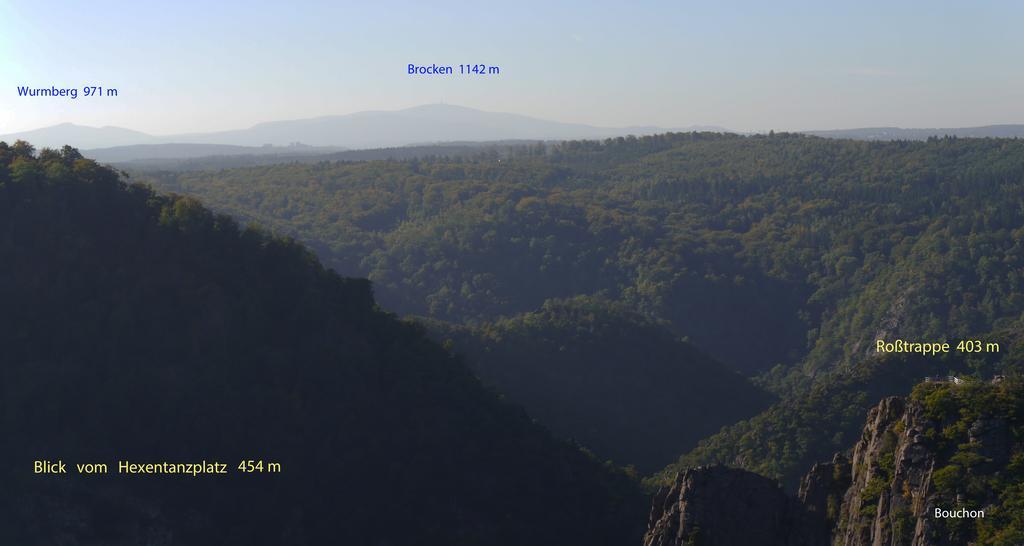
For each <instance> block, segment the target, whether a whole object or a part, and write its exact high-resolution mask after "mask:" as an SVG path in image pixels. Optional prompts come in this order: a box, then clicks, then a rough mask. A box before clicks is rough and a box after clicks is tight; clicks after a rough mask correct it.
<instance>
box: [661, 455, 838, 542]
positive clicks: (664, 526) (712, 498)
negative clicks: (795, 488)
mask: <svg viewBox="0 0 1024 546" xmlns="http://www.w3.org/2000/svg"><path fill="white" fill-rule="evenodd" d="M818 519H819V518H816V516H815V515H814V514H812V513H811V512H809V511H808V510H806V509H805V507H804V506H803V504H801V503H800V502H799V501H798V500H796V499H794V498H791V497H789V496H787V495H786V494H785V492H783V490H782V488H780V487H779V485H778V484H777V483H775V482H774V481H773V480H770V479H768V478H765V477H763V476H759V475H757V474H754V473H751V472H747V471H745V470H738V469H733V468H726V467H721V466H713V467H700V468H693V469H688V470H686V471H684V472H680V473H679V475H678V476H676V480H675V482H674V483H673V484H672V485H671V486H669V487H664V488H662V489H661V490H660V491H659V492H658V493H657V494H656V495H655V498H654V506H653V508H652V510H651V516H650V520H649V522H648V532H647V534H646V535H645V536H644V546H682V545H693V546H733V545H745V544H750V545H754V544H757V545H763V546H775V545H778V546H821V545H822V544H826V543H827V542H828V529H827V527H826V526H825V525H823V523H822V522H821V521H818Z"/></svg>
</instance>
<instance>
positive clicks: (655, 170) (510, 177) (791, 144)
mask: <svg viewBox="0 0 1024 546" xmlns="http://www.w3.org/2000/svg"><path fill="white" fill-rule="evenodd" d="M136 177H137V179H139V180H143V181H147V182H151V183H153V184H154V185H156V186H157V187H159V188H162V189H167V190H174V191H180V192H184V193H188V194H193V195H198V196H201V197H202V198H203V199H204V200H206V201H207V202H209V203H211V204H212V205H213V206H214V207H216V208H218V209H220V210H222V211H226V212H228V213H231V214H233V215H236V216H238V217H240V218H242V219H245V220H255V221H257V222H258V223H260V224H263V225H266V226H269V227H270V228H272V229H273V230H275V231H280V232H283V233H289V234H293V235H295V236H296V237H298V238H301V239H302V240H304V241H306V242H308V243H309V244H310V245H312V247H313V248H314V250H315V251H316V252H317V253H318V254H319V255H320V256H321V257H322V258H323V259H324V260H325V261H326V262H327V263H328V264H329V265H331V266H332V267H335V268H337V269H338V270H339V271H342V272H346V273H349V274H360V275H366V276H367V277H369V278H370V279H371V280H372V281H373V282H374V286H375V291H376V294H377V296H378V298H379V300H380V301H381V303H382V305H383V306H384V307H386V308H388V309H392V310H395V311H398V312H400V313H408V314H416V315H425V316H428V317H432V318H433V319H440V320H445V321H449V322H454V323H456V324H466V325H469V326H470V327H471V328H476V329H480V328H487V327H488V326H487V325H488V324H494V323H500V322H501V321H502V320H506V319H507V320H510V321H512V322H509V323H507V324H509V325H513V324H516V322H515V321H516V320H519V318H522V317H525V316H528V314H529V313H534V312H537V311H538V310H540V309H541V308H542V307H543V306H544V305H545V302H557V301H559V300H564V299H567V298H572V297H575V296H581V295H583V296H597V297H600V298H603V299H606V300H609V301H612V302H617V303H619V304H621V305H623V306H624V307H625V308H628V309H630V310H632V311H635V312H638V313H640V314H643V315H646V316H648V317H650V318H651V319H652V320H654V321H655V322H657V323H660V324H666V325H667V326H668V328H670V329H671V330H672V332H673V334H674V335H675V336H677V337H684V338H686V339H687V340H688V342H690V343H692V344H693V345H695V346H696V347H697V348H698V349H699V350H701V351H703V352H705V353H708V354H710V355H711V356H712V357H714V358H715V359H717V360H718V361H721V362H723V363H725V364H726V365H727V366H730V367H732V368H734V369H738V370H741V371H743V372H745V373H747V374H750V375H759V380H758V381H759V384H761V385H763V386H766V387H768V388H770V389H772V390H774V391H775V392H777V393H779V394H781V395H782V396H783V399H782V400H781V401H780V402H779V403H778V404H776V405H775V406H773V407H772V408H771V409H769V410H768V411H767V412H765V413H763V414H761V415H759V416H758V417H756V418H754V419H751V420H748V421H744V422H741V423H738V424H736V425H735V426H730V427H729V428H727V429H726V430H724V431H723V432H722V433H720V434H716V435H714V436H712V437H710V438H708V439H706V440H705V442H703V443H702V444H701V445H700V446H698V448H697V449H696V450H695V451H693V452H691V453H689V454H688V455H686V456H685V457H683V459H682V461H681V464H683V465H686V464H696V463H701V462H710V461H720V462H726V463H728V464H732V465H738V466H743V467H745V468H749V469H753V470H757V471H759V472H762V473H765V474H767V475H769V476H772V477H776V478H783V479H784V480H786V481H787V482H788V483H792V480H795V479H796V477H798V476H799V475H801V474H802V473H803V472H805V471H806V470H807V469H806V466H805V465H806V464H810V463H811V462H814V461H816V460H819V459H820V458H822V457H828V456H829V455H830V454H831V453H832V452H833V451H835V450H836V449H844V448H845V447H846V446H848V444H849V442H850V441H851V438H850V437H849V435H850V434H855V433H856V428H855V427H857V426H859V423H860V422H861V419H862V417H863V412H864V411H866V410H867V408H869V407H871V405H873V404H875V403H877V401H878V400H877V398H876V397H878V396H886V395H900V394H907V390H908V389H909V388H910V386H911V385H913V384H914V383H915V382H917V381H919V380H920V379H922V378H923V377H924V376H925V375H933V374H942V373H944V372H946V371H947V369H946V368H947V367H944V365H943V364H941V363H935V362H926V363H921V365H914V366H909V367H902V368H900V367H899V364H898V361H894V362H896V363H895V364H894V366H896V367H895V368H893V367H889V366H881V367H879V366H876V365H875V360H873V359H874V356H875V355H873V354H872V351H873V348H874V342H875V340H877V339H886V340H890V341H891V340H895V339H908V340H922V341H942V340H957V339H963V338H983V337H984V336H985V335H987V334H986V333H988V332H1000V331H1003V330H1005V329H1007V328H1010V327H1011V326H1012V325H1013V324H1016V322H1015V321H1017V319H1019V318H1020V317H1021V316H1022V313H1024V284H1022V281H1024V140H1010V139H956V138H943V139H936V138H933V139H929V140H926V141H919V142H905V141H904V142H901V141H897V142H863V141H849V140H832V139H822V138H816V137H809V136H801V135H790V134H773V135H760V136H750V137H743V136H738V135H728V134H709V133H688V134H666V135H659V136H654V137H645V138H623V139H613V140H607V141H603V142H594V141H586V142H566V143H562V144H559V145H548V146H544V145H534V146H528V147H524V148H520V149H518V150H516V151H515V152H514V153H511V154H505V155H501V154H482V155H480V156H477V157H475V158H471V159H469V158H456V159H444V158H435V159H432V160H425V159H421V160H415V161H405V162H398V161H378V162H365V163H330V162H322V163H317V164H309V165H276V166H267V167H260V168H251V169H233V170H223V171H216V172H193V173H168V172H164V173H160V172H149V173H137V174H136ZM517 317H519V318H517ZM543 339H544V336H541V335H538V336H537V339H536V341H539V342H540V341H543ZM456 341H457V340H456ZM464 344H465V342H464ZM535 346H538V347H542V346H543V344H542V343H541V344H538V345H535ZM456 349H457V350H458V344H456ZM886 362H889V361H886ZM779 365H781V366H779ZM519 369H520V370H529V367H528V366H522V365H521V366H520V367H519ZM768 370H771V372H770V373H768ZM540 378H541V376H540V375H538V376H537V381H538V383H537V385H538V386H542V383H540V380H541V379H540ZM695 385H699V382H695ZM569 392H572V391H568V390H567V391H565V393H566V394H567V393H569ZM566 399H569V398H566ZM723 403H729V400H727V399H723ZM531 410H532V411H540V410H539V409H538V408H531Z"/></svg>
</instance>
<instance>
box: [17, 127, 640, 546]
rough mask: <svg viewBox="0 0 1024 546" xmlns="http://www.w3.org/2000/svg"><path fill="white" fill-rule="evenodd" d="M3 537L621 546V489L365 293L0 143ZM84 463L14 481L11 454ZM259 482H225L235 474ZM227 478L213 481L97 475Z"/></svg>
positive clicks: (632, 503)
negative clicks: (186, 467)
mask: <svg viewBox="0 0 1024 546" xmlns="http://www.w3.org/2000/svg"><path fill="white" fill-rule="evenodd" d="M0 301H2V302H3V309H4V311H3V313H0V346H2V347H3V351H2V353H0V400H2V401H3V407H4V411H3V412H2V413H0V435H2V437H3V438H4V449H3V455H2V465H0V483H3V490H4V494H3V495H0V543H3V544H83V545H84V544H95V545H98V544H103V545H108V546H109V545H125V546H127V545H132V546H134V545H138V544H153V545H162V546H167V545H178V544H220V545H247V546H248V545H254V544H273V545H280V544H296V545H299V544H374V545H385V544H408V545H415V544H451V545H459V544H509V545H513V544H514V545H520V544H552V545H553V544H558V545H565V544H608V545H620V544H630V543H637V541H638V540H639V533H640V532H642V523H643V518H644V511H645V507H644V504H645V503H644V501H643V498H642V496H641V495H640V494H639V492H638V489H637V488H636V485H635V484H634V482H633V481H632V480H631V479H630V478H628V477H627V476H626V475H624V474H623V473H621V472H617V471H614V470H613V469H610V468H608V467H606V466H604V465H601V464H598V463H597V462H595V461H594V460H592V459H591V458H589V457H588V456H586V455H585V454H584V453H583V452H582V451H581V450H579V449H578V448H576V447H573V446H570V445H567V444H564V443H562V442H560V441H556V440H555V439H553V438H552V437H551V436H550V435H549V434H548V433H547V432H546V431H544V430H542V429H541V428H540V427H538V426H537V425H536V424H534V423H533V422H532V421H531V420H530V419H529V418H528V417H527V416H526V415H525V414H524V413H523V412H522V410H520V409H518V408H516V407H514V406H511V405H508V404H505V403H503V402H500V401H499V400H497V399H496V397H494V396H493V395H492V394H491V393H489V392H488V391H486V390H485V389H484V388H483V387H482V386H481V385H480V384H479V382H478V381H477V380H476V379H475V378H474V377H473V376H472V374H470V373H469V371H468V370H467V369H466V368H465V367H464V365H463V364H462V363H461V362H460V361H459V360H458V359H456V358H454V357H452V356H451V355H450V354H449V353H448V352H446V351H445V350H443V349H442V348H441V347H439V346H438V345H436V344H434V343H432V342H430V341H429V340H427V339H426V337H425V336H424V335H423V333H422V331H421V330H420V329H419V328H417V327H415V326H412V325H409V324H405V323H402V322H400V321H398V320H396V319H395V318H394V317H393V316H392V315H389V314H386V313H384V312H381V311H380V310H378V309H377V308H376V306H375V303H374V300H373V297H372V294H371V290H370V285H369V283H368V282H366V281H365V280H361V279H350V278H343V277H340V276H339V275H337V274H336V273H334V272H332V271H330V270H328V269H326V268H324V267H323V266H321V265H320V263H319V262H318V260H317V259H316V258H315V257H314V256H313V254H312V253H311V252H309V251H308V250H306V249H305V248H304V247H302V246H300V245H298V244H296V243H294V242H290V241H288V240H283V239H279V238H275V237H271V236H268V235H266V234H264V233H262V232H260V231H259V230H256V229H252V228H248V229H241V228H239V227H238V225H237V224H236V223H235V221H233V220H232V219H230V218H228V217H226V216H223V215H218V214H214V213H212V212H210V211H209V210H207V209H206V208H204V207H203V206H201V205H200V204H199V203H198V202H197V201H195V200H194V199H191V198H187V197H177V196H170V197H165V196H159V195H156V194H154V193H153V192H152V191H151V190H150V189H148V188H145V187H142V186H138V185H132V186H128V185H125V183H123V182H122V181H121V180H120V179H119V177H118V175H117V174H116V173H114V172H112V171H110V170H108V169H105V168H102V167H100V166H98V165H96V164H95V163H94V162H92V161H90V160H86V159H83V158H81V156H80V155H79V154H78V153H77V152H76V151H75V150H74V149H71V148H64V149H63V150H62V151H60V152H55V151H52V150H44V151H42V152H40V153H38V154H35V153H34V152H33V150H32V148H31V147H30V146H28V145H26V144H24V143H18V144H15V145H14V146H8V145H7V144H3V143H0ZM39 459H48V460H51V461H56V460H58V459H60V460H62V461H63V462H64V463H65V464H66V465H67V466H68V467H69V468H73V467H72V465H73V464H75V463H99V462H102V463H107V464H109V465H110V466H111V474H110V475H107V476H78V475H76V474H75V471H74V470H70V471H69V472H70V473H69V475H58V476H49V475H35V474H33V473H32V469H33V461H34V460H39ZM246 459H250V460H251V459H257V460H264V461H273V462H278V463H280V464H281V465H282V467H283V468H282V469H281V471H280V473H274V474H258V475H239V474H238V473H237V472H235V471H234V469H235V467H236V465H237V464H238V462H239V461H241V460H246ZM203 460H205V461H220V462H224V463H227V466H228V468H229V469H230V471H231V472H232V475H229V476H211V475H206V476H202V475H201V476H197V477H192V476H183V475H175V476H152V475H119V474H118V473H117V471H116V469H117V468H118V465H117V462H118V461H127V462H131V463H139V464H144V463H157V464H159V463H161V462H165V461H166V462H171V463H177V462H180V463H194V462H200V461H203Z"/></svg>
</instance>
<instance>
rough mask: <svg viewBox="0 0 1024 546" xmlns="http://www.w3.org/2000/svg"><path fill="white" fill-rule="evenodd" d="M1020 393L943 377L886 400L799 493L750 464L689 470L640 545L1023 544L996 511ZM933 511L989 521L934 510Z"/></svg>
mask: <svg viewBox="0 0 1024 546" xmlns="http://www.w3.org/2000/svg"><path fill="white" fill-rule="evenodd" d="M1018 391H1019V389H1018ZM1018 391H1012V392H1011V391H1008V390H1005V389H1004V390H1002V391H1000V390H999V387H996V386H993V385H984V384H977V383H976V384H974V385H973V386H957V385H952V384H940V385H933V386H932V388H931V390H928V389H924V390H923V391H921V394H920V395H918V391H916V390H915V397H911V398H907V399H905V398H899V397H891V398H886V399H884V400H882V401H881V402H880V403H879V404H878V405H877V406H875V407H874V408H872V409H871V410H870V411H869V413H868V416H867V421H866V423H865V426H864V429H863V432H862V434H861V437H860V439H859V441H858V442H857V444H856V445H855V446H854V447H853V448H852V449H851V450H850V452H848V454H836V455H835V456H834V457H833V459H832V462H830V463H819V464H816V465H814V467H813V468H811V470H810V472H808V473H807V475H805V476H804V478H803V479H802V480H801V482H800V488H799V491H798V494H797V496H796V498H793V497H790V496H788V495H787V494H786V493H784V492H783V491H782V490H781V489H780V488H779V487H778V485H776V484H775V482H773V481H771V480H769V479H767V478H763V477H761V476H757V475H754V474H752V473H750V472H746V471H743V470H737V469H727V468H722V467H711V468H697V469H691V470H687V471H684V472H682V473H680V474H679V475H678V476H677V477H676V480H675V482H674V483H673V484H672V486H670V487H666V488H663V489H662V490H661V491H659V492H658V494H657V495H656V496H655V499H654V506H653V508H652V511H651V516H650V520H649V525H648V532H647V534H646V535H645V537H644V546H683V545H692V546H704V545H714V546H719V545H722V546H734V545H735V546H741V545H748V544H757V545H769V546H771V545H784V546H790V545H798V544H815V545H819V546H820V545H828V544H831V545H832V546H953V545H962V544H968V543H975V540H976V539H981V538H985V537H989V539H988V540H982V542H980V543H985V544H989V543H992V544H1021V543H1024V529H1018V528H1016V527H1013V525H1014V524H1013V523H1012V521H1011V519H1006V516H1004V518H1003V519H1001V520H999V519H995V518H993V517H992V516H996V518H998V514H999V513H1000V505H1001V504H1002V501H1003V500H1004V498H1001V497H1000V495H1006V494H1007V489H1006V487H1013V485H1012V484H1013V483H1014V480H1015V479H1018V478H1012V477H1011V476H1013V475H1019V474H1016V473H1017V472H1018V471H1016V470H1013V468H1014V464H1015V463H1013V461H1020V460H1024V455H1022V451H1024V446H1021V445H1020V440H1019V438H1018V437H1017V436H1016V435H1015V434H1014V432H1013V429H1012V428H1011V423H1012V422H1015V421H1014V419H1019V418H1020V417H1019V415H1020V409H1019V408H1020V407H1021V404H1020V400H1021V398H1020V394H1019V392H1018ZM1015 408H1016V409H1015ZM1014 412H1017V413H1014ZM1014 415H1018V416H1017V417H1014ZM847 456H849V458H847ZM1007 478H1010V479H1009V480H1007ZM994 484H995V485H994ZM999 484H1003V485H999ZM1007 484H1009V485H1007ZM1009 494H1013V493H1012V491H1011V492H1010V493H1009ZM936 508H939V509H941V510H945V511H950V510H954V511H955V510H966V509H971V510H975V511H984V512H986V513H987V517H988V518H989V519H988V520H985V519H984V518H976V517H973V516H969V515H968V516H964V517H959V516H957V517H945V516H944V517H936V516H935V511H936ZM1006 510H1011V511H1012V508H1010V507H1008V508H1007V509H1006ZM993 536H998V537H999V540H996V541H992V540H991V537H993Z"/></svg>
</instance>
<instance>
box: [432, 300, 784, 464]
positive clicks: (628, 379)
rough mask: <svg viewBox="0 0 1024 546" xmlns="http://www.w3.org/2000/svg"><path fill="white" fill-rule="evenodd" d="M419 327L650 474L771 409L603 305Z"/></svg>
mask: <svg viewBox="0 0 1024 546" xmlns="http://www.w3.org/2000/svg"><path fill="white" fill-rule="evenodd" d="M419 320H420V321H421V322H423V323H425V325H426V326H427V329H428V331H429V332H430V333H431V334H432V335H433V337H435V339H437V340H438V341H440V342H442V343H443V344H445V345H446V346H447V347H449V348H450V349H451V350H453V351H455V352H456V353H460V354H464V355H465V356H466V357H467V362H468V363H469V364H470V366H472V368H473V370H474V371H475V372H476V373H477V374H478V375H479V376H480V378H481V379H482V380H483V381H484V382H485V383H486V384H488V385H491V386H493V387H494V388H495V389H496V390H497V391H498V392H501V393H502V394H505V395H507V396H508V398H509V399H510V400H511V401H513V402H516V403H519V404H521V405H523V406H524V407H526V408H528V409H529V412H530V415H532V416H534V417H536V418H537V420H538V421H540V422H541V423H543V424H544V425H546V426H547V427H549V428H551V430H552V431H554V432H556V433H558V434H560V435H561V436H564V437H566V438H572V439H574V440H576V441H578V442H579V443H580V444H582V445H584V446H586V447H587V448H588V449H591V450H593V452H594V453H595V454H596V455H597V456H599V457H601V458H610V459H612V460H613V461H615V462H616V463H618V464H632V465H634V466H636V468H637V469H638V470H639V471H640V472H643V473H645V474H649V473H651V472H654V471H657V470H659V469H661V468H662V467H664V466H665V465H666V464H668V463H669V462H672V461H674V460H675V459H676V458H677V457H678V456H679V454H680V453H683V452H685V451H689V450H690V449H691V448H693V447H694V446H695V445H696V443H697V441H698V440H700V439H702V438H704V437H705V436H708V435H709V434H713V433H715V432H718V431H719V429H721V428H722V427H723V426H725V425H731V424H733V423H735V422H737V421H740V420H742V419H746V418H748V417H752V416H754V415H755V414H757V413H759V412H760V411H762V410H764V409H765V408H766V407H767V406H768V405H769V404H770V403H771V402H772V401H773V399H772V397H771V396H769V395H768V394H767V393H765V392H764V391H762V390H760V389H758V388H756V387H754V386H753V385H751V384H750V383H749V382H748V381H747V379H746V378H744V377H743V376H741V375H740V374H738V373H736V372H733V371H731V370H728V369H726V368H725V367H724V366H722V364H721V363H719V362H716V361H715V360H713V359H711V358H709V357H708V356H707V355H704V354H703V353H701V352H700V351H699V350H698V349H696V348H695V347H694V346H693V345H691V344H689V343H686V342H684V341H681V340H679V339H678V338H675V337H673V336H672V335H671V333H669V332H668V330H667V329H665V328H663V327H662V326H660V325H658V324H656V323H654V322H652V321H650V320H649V319H645V318H644V317H642V316H640V315H638V314H637V313H635V312H632V311H630V310H629V309H626V308H625V307H624V306H623V305H622V304H617V303H613V302H609V301H606V300H604V299H602V298H594V297H588V296H577V297H575V298H572V299H569V300H549V301H548V302H546V303H545V304H544V306H543V307H542V308H541V309H539V310H538V311H536V312H532V313H525V314H522V315H517V316H515V317H512V318H509V319H502V320H499V321H496V322H493V323H486V324H483V325H480V326H477V327H467V326H458V325H453V324H451V323H447V322H443V321H437V320H431V319H419Z"/></svg>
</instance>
